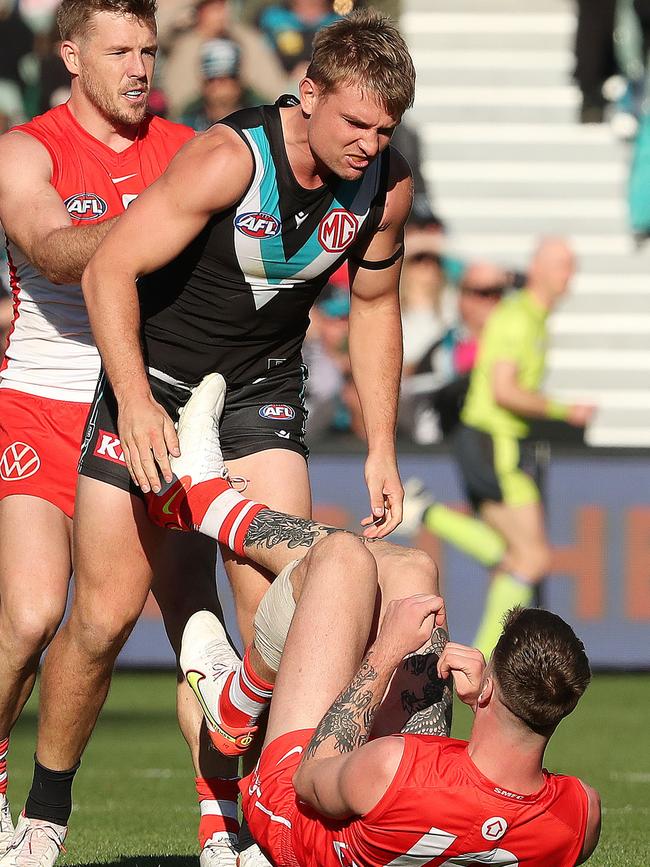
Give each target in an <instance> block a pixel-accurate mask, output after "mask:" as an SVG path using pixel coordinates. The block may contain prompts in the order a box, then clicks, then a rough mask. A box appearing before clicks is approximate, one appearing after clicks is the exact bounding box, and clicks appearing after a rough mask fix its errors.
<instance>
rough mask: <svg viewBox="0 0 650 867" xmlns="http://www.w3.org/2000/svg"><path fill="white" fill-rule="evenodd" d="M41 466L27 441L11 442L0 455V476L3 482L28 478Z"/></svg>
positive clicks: (39, 460)
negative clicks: (0, 455)
mask: <svg viewBox="0 0 650 867" xmlns="http://www.w3.org/2000/svg"><path fill="white" fill-rule="evenodd" d="M40 467H41V459H40V458H39V456H38V455H37V453H36V452H35V450H34V449H33V448H32V446H30V445H27V443H12V444H11V445H10V446H7V448H6V449H5V450H4V451H3V453H2V457H0V476H2V478H3V479H4V480H5V482H17V481H20V480H21V479H28V478H29V477H30V476H33V475H34V473H37V472H38V470H39V469H40Z"/></svg>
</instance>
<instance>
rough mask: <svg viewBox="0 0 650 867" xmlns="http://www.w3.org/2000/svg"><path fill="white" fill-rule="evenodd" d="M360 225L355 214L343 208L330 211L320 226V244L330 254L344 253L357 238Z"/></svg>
mask: <svg viewBox="0 0 650 867" xmlns="http://www.w3.org/2000/svg"><path fill="white" fill-rule="evenodd" d="M358 231H359V224H358V223H357V218H356V217H355V216H354V214H351V213H350V212H349V211H346V210H344V209H343V208H336V210H334V211H330V212H329V214H327V215H326V216H325V217H323V219H322V220H321V221H320V225H319V226H318V242H319V244H320V245H321V247H322V248H323V250H327V252H328V253H342V252H343V250H345V249H346V248H347V247H349V246H350V244H351V243H352V242H353V241H354V239H355V238H356V237H357V232H358Z"/></svg>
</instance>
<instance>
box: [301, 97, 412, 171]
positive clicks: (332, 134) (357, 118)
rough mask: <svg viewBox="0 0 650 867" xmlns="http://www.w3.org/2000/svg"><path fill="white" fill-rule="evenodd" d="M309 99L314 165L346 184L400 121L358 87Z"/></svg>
mask: <svg viewBox="0 0 650 867" xmlns="http://www.w3.org/2000/svg"><path fill="white" fill-rule="evenodd" d="M313 87H314V88H315V93H314V96H313V98H312V99H311V100H310V108H311V115H310V120H309V129H308V142H309V147H310V149H311V151H312V153H313V155H314V157H315V158H316V160H317V162H319V163H322V164H323V165H324V166H325V167H326V168H327V169H328V170H329V171H330V172H333V173H334V174H335V175H337V176H338V177H339V178H342V179H343V180H346V181H356V180H358V178H359V177H360V176H361V175H362V174H363V172H364V171H365V170H366V169H367V168H368V166H369V165H370V163H371V162H372V161H373V160H374V159H375V158H376V157H377V156H378V155H379V154H380V153H381V152H382V151H383V150H385V149H386V148H387V147H388V145H389V143H390V139H391V136H392V134H393V131H394V130H395V128H396V127H397V125H398V123H399V118H395V117H392V116H391V115H390V114H388V112H387V111H386V109H385V108H384V107H383V106H382V105H381V103H379V102H378V101H376V100H375V99H373V98H372V95H371V94H369V93H366V92H364V91H362V90H361V89H360V88H359V87H358V86H354V85H347V86H343V87H339V88H337V89H336V90H334V91H333V92H331V93H328V94H323V95H321V94H319V93H318V88H317V86H316V85H313Z"/></svg>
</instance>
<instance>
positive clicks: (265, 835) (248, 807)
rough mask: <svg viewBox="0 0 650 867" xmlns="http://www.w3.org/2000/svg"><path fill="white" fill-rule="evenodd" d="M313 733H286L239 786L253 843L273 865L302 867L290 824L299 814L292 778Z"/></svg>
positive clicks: (269, 748)
mask: <svg viewBox="0 0 650 867" xmlns="http://www.w3.org/2000/svg"><path fill="white" fill-rule="evenodd" d="M314 731H315V730H314V729H300V730H299V731H295V732H287V734H284V735H280V737H279V738H276V739H275V740H274V741H272V742H271V743H270V744H269V745H268V747H266V749H265V750H264V752H263V753H262V755H261V756H260V760H259V762H258V763H257V767H256V768H255V770H254V771H253V773H252V774H249V775H248V776H247V777H244V778H243V780H241V782H240V783H239V788H240V789H241V793H242V812H243V814H244V816H245V817H246V821H247V822H248V826H249V828H250V829H251V833H252V835H253V837H254V839H255V840H256V841H257V843H259V845H260V847H261V848H262V849H263V850H264V851H265V852H266V853H267V855H269V856H270V857H271V861H272V862H273V863H274V864H282V865H283V867H285V865H286V867H299V864H298V861H297V860H296V856H295V855H294V854H293V848H292V846H291V821H292V819H293V816H294V814H295V813H296V811H297V804H296V793H295V791H294V788H293V782H292V781H293V775H294V773H295V772H296V768H297V767H298V765H299V764H300V759H301V758H302V752H303V749H304V748H305V747H306V746H307V744H308V743H309V741H310V740H311V738H312V735H313V734H314Z"/></svg>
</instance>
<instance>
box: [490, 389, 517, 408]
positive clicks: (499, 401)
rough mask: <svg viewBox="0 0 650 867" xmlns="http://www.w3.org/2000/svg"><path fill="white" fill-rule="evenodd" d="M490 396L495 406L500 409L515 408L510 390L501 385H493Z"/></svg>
mask: <svg viewBox="0 0 650 867" xmlns="http://www.w3.org/2000/svg"><path fill="white" fill-rule="evenodd" d="M492 397H493V398H494V402H495V403H496V405H497V406H499V407H501V409H509V410H512V409H514V408H515V400H514V396H513V394H512V392H511V391H510V389H508V388H503V386H498V385H497V386H494V387H493V389H492Z"/></svg>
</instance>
